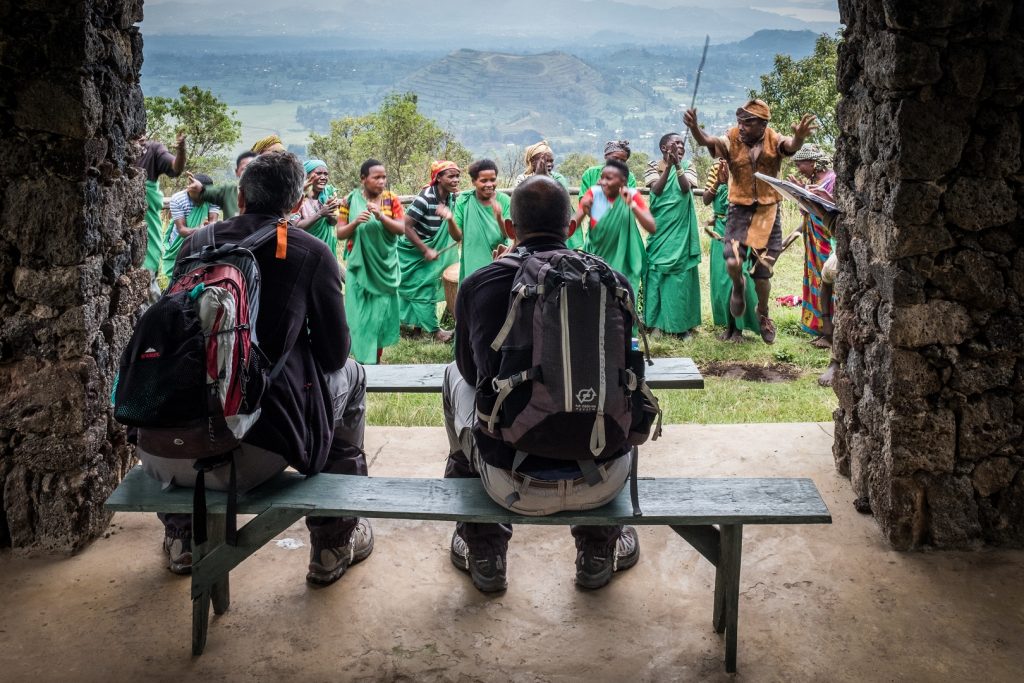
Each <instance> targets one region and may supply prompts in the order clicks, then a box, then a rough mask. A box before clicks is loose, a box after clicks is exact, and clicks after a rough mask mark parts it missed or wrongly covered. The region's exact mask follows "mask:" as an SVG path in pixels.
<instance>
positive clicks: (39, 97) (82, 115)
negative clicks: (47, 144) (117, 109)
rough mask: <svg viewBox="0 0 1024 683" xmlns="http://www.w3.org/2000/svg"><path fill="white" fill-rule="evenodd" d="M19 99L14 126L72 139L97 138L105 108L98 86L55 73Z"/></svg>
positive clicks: (26, 89) (29, 87) (21, 93)
mask: <svg viewBox="0 0 1024 683" xmlns="http://www.w3.org/2000/svg"><path fill="white" fill-rule="evenodd" d="M16 98H17V105H16V109H15V110H14V123H15V125H17V126H18V127H19V128H22V129H24V130H38V131H46V132H48V133H56V134H57V135H65V136H67V137H70V138H88V137H94V136H95V135H96V128H97V126H98V125H99V117H100V112H101V111H102V107H101V106H100V98H99V93H98V92H97V91H96V86H95V85H94V84H93V83H92V82H91V81H89V80H87V79H84V78H74V77H71V78H67V77H65V78H59V77H58V74H52V75H51V76H50V77H49V78H46V79H45V80H39V81H35V82H31V83H29V84H27V85H25V86H24V87H23V88H21V89H20V90H19V91H18V92H17V94H16Z"/></svg>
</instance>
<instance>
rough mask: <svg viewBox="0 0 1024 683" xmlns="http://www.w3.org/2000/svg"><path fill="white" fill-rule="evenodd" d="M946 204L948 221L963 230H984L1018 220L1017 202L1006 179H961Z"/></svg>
mask: <svg viewBox="0 0 1024 683" xmlns="http://www.w3.org/2000/svg"><path fill="white" fill-rule="evenodd" d="M942 204H943V208H944V209H945V214H946V218H947V220H949V221H951V222H952V223H954V224H955V225H956V226H957V227H959V228H961V229H963V230H984V229H985V228H992V227H995V226H997V225H1003V224H1005V223H1009V222H1010V221H1012V220H1013V219H1014V218H1016V217H1017V201H1016V199H1015V198H1014V196H1013V191H1012V190H1011V189H1010V187H1009V186H1008V185H1007V184H1006V182H1005V181H1003V180H1002V179H991V178H959V179H958V180H957V181H956V182H955V183H953V186H952V187H950V188H949V190H947V191H946V194H945V195H943V197H942Z"/></svg>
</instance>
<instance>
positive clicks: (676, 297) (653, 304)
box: [644, 162, 700, 333]
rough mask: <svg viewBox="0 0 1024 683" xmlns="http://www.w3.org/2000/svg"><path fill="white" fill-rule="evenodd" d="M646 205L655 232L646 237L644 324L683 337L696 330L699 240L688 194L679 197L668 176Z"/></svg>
mask: <svg viewBox="0 0 1024 683" xmlns="http://www.w3.org/2000/svg"><path fill="white" fill-rule="evenodd" d="M684 163H685V162H684ZM683 168H684V169H685V168H686V167H685V166H684V167H683ZM650 203H651V214H652V215H653V216H654V222H655V223H656V224H657V226H658V229H657V230H656V231H655V233H654V234H653V235H651V236H650V237H648V238H647V274H646V277H645V278H644V323H645V324H646V325H647V326H648V327H651V328H657V329H659V330H662V331H664V332H674V333H681V332H686V331H688V330H692V329H693V328H695V327H698V326H699V325H700V276H699V274H698V272H697V264H699V263H700V235H699V233H698V231H697V211H696V209H695V208H694V206H693V193H692V192H683V191H682V190H681V189H680V187H679V181H678V179H677V178H676V177H675V176H674V175H673V176H672V177H670V178H669V179H668V181H667V182H666V183H665V189H664V190H663V191H662V193H661V194H660V195H659V194H654V193H653V192H651V197H650Z"/></svg>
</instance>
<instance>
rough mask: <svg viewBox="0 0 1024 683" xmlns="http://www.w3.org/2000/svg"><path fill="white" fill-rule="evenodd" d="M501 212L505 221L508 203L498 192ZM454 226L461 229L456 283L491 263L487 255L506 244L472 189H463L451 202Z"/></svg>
mask: <svg viewBox="0 0 1024 683" xmlns="http://www.w3.org/2000/svg"><path fill="white" fill-rule="evenodd" d="M495 198H496V200H497V202H498V204H500V205H501V213H502V215H503V216H505V217H506V218H508V217H509V216H510V209H509V207H510V205H511V203H512V201H511V200H510V199H509V198H508V196H507V195H505V194H503V193H501V192H499V193H497V194H496V195H495ZM452 214H453V216H454V217H455V224H456V225H458V226H459V228H460V229H461V230H462V256H461V257H460V259H459V284H461V283H462V281H463V280H464V279H465V278H466V276H467V275H469V274H470V273H472V272H473V271H475V270H478V269H480V268H483V267H484V266H486V265H487V264H488V263H490V262H491V261H492V258H491V253H492V252H493V251H494V249H495V248H496V247H497V246H498V245H499V244H508V243H509V240H508V238H507V237H506V236H505V231H504V230H503V229H502V227H501V226H500V225H498V221H497V220H495V218H494V210H493V209H492V208H491V207H489V206H484V205H483V204H481V203H480V200H479V199H477V197H476V191H475V190H467V191H466V192H463V193H462V194H460V195H459V197H458V199H456V200H455V209H454V210H453V211H452Z"/></svg>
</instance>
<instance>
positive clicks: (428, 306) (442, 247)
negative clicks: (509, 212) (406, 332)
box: [398, 161, 462, 342]
mask: <svg viewBox="0 0 1024 683" xmlns="http://www.w3.org/2000/svg"><path fill="white" fill-rule="evenodd" d="M461 175H462V172H461V171H460V170H459V167H458V165H457V164H456V163H455V162H453V161H435V162H434V163H433V164H431V165H430V184H429V185H427V186H426V187H425V188H423V190H422V191H421V192H420V193H419V194H418V195H416V198H415V199H413V201H412V204H410V205H409V210H408V211H407V212H406V216H405V235H404V236H402V237H400V238H399V239H398V264H399V267H400V268H401V271H402V279H401V283H400V284H399V286H398V307H399V309H398V310H399V315H400V317H401V319H402V324H404V325H409V326H410V327H412V328H413V330H414V331H418V330H425V331H427V332H430V333H431V334H433V335H434V338H435V339H436V340H437V341H440V342H447V341H451V338H452V333H451V331H449V330H442V329H441V326H440V325H439V324H438V320H437V303H438V302H439V301H443V300H444V289H443V287H442V285H441V274H442V273H443V272H444V269H445V268H447V267H448V266H450V265H451V264H453V263H455V261H456V260H457V259H458V257H459V255H458V254H457V253H456V252H455V250H454V247H456V246H457V243H456V242H455V241H454V240H453V239H452V236H451V234H450V233H449V232H448V230H442V229H441V227H442V226H441V224H442V223H443V222H445V221H447V220H448V219H450V218H451V217H452V210H451V207H452V206H453V205H454V204H455V196H456V195H457V194H458V191H459V179H460V177H461Z"/></svg>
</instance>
